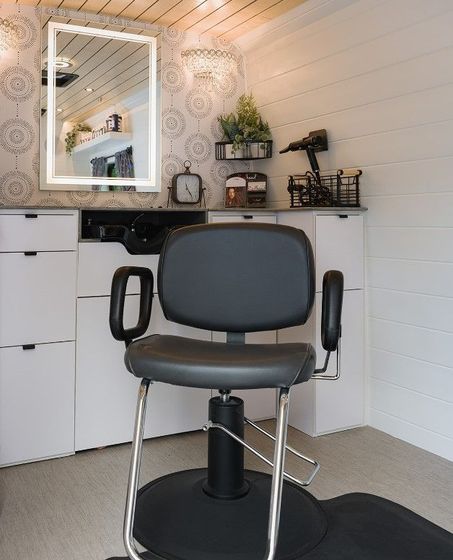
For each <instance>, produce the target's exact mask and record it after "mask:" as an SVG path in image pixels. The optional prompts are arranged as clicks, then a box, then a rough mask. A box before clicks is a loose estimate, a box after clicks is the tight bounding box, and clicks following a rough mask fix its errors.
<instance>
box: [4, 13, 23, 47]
mask: <svg viewBox="0 0 453 560" xmlns="http://www.w3.org/2000/svg"><path fill="white" fill-rule="evenodd" d="M18 38H19V28H18V27H17V25H15V24H14V23H13V22H12V21H10V20H9V19H6V18H2V17H0V53H1V52H3V51H6V50H7V49H9V48H11V47H13V46H14V45H15V44H16V41H17V39H18Z"/></svg>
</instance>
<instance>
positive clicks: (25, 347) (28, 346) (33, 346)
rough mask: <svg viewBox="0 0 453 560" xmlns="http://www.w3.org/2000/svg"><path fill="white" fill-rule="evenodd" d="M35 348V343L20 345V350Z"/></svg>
mask: <svg viewBox="0 0 453 560" xmlns="http://www.w3.org/2000/svg"><path fill="white" fill-rule="evenodd" d="M35 348H36V344H24V345H23V346H22V350H34V349H35Z"/></svg>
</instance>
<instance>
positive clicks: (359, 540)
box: [111, 469, 453, 560]
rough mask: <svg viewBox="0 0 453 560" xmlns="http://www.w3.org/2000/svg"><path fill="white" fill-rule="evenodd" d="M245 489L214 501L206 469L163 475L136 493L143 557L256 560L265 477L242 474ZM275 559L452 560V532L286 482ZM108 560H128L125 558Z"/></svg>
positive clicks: (374, 502) (398, 511)
mask: <svg viewBox="0 0 453 560" xmlns="http://www.w3.org/2000/svg"><path fill="white" fill-rule="evenodd" d="M245 476H246V480H248V482H249V484H250V491H249V493H248V494H247V495H245V496H244V497H242V498H238V499H234V500H218V499H215V498H211V497H209V496H208V495H207V494H206V493H205V491H204V490H203V488H202V485H203V482H204V480H206V477H207V471H206V470H205V469H196V470H190V471H183V472H179V473H175V474H171V475H167V476H164V477H162V478H160V479H158V480H155V481H153V482H151V483H149V484H147V485H146V486H145V487H143V488H142V489H141V490H140V492H139V495H138V499H137V510H136V518H135V537H136V539H137V541H138V542H139V543H140V544H142V545H143V546H144V547H145V548H146V549H147V550H148V551H151V552H145V553H143V554H142V556H143V558H144V559H147V560H161V559H163V558H164V559H169V560H262V558H263V555H264V548H265V543H266V531H267V514H268V509H269V494H270V477H269V475H266V474H263V473H258V472H253V471H246V472H245ZM281 515H282V517H281V524H280V537H279V545H278V549H277V560H299V559H300V560H302V559H303V560H451V558H453V535H452V534H451V533H448V532H447V531H445V530H443V529H441V528H440V527H437V526H436V525H434V524H432V523H430V522H429V521H427V520H425V519H423V518H422V517H420V516H418V515H416V514H415V513H413V512H411V511H409V510H407V509H406V508H404V507H402V506H400V505H398V504H395V503H394V502H391V501H389V500H385V499H383V498H379V497H377V496H372V495H370V494H347V495H344V496H339V497H338V498H333V499H332V500H325V501H318V500H316V499H315V498H314V497H313V496H311V494H309V493H308V492H306V491H305V490H303V489H302V488H298V487H296V485H293V484H292V483H289V482H285V483H284V490H283V503H282V513H281ZM111 560H127V559H126V558H123V559H120V558H117V559H113V558H112V559H111Z"/></svg>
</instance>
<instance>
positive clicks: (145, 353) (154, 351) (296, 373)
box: [125, 335, 316, 390]
mask: <svg viewBox="0 0 453 560" xmlns="http://www.w3.org/2000/svg"><path fill="white" fill-rule="evenodd" d="M125 363H126V367H127V369H128V370H129V371H130V372H132V373H133V374H134V375H136V376H137V377H146V378H148V379H151V380H152V381H163V382H165V383H169V384H171V385H182V386H184V387H199V388H206V389H230V390H237V389H260V388H265V387H267V388H272V387H291V386H292V385H295V384H298V383H302V382H303V381H308V379H310V377H311V376H312V375H313V371H314V369H315V364H316V354H315V351H314V349H313V347H312V346H311V345H310V344H303V343H301V344H224V343H221V342H206V341H202V340H193V339H191V338H183V337H180V336H165V335H153V336H149V337H146V338H143V339H141V340H137V341H136V342H134V343H132V344H131V345H130V346H129V348H128V349H127V352H126V356H125Z"/></svg>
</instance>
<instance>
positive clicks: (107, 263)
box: [77, 242, 159, 297]
mask: <svg viewBox="0 0 453 560" xmlns="http://www.w3.org/2000/svg"><path fill="white" fill-rule="evenodd" d="M158 262H159V255H130V254H129V253H128V252H127V251H126V249H125V248H124V247H123V245H121V243H101V242H99V243H96V242H94V243H79V271H78V284H77V294H78V296H79V297H89V296H108V295H110V288H111V285H112V278H113V274H114V272H115V270H116V269H117V268H119V267H120V266H144V267H146V268H149V269H151V271H152V273H153V274H154V291H155V292H156V291H157V264H158ZM127 293H128V294H138V293H140V281H139V280H138V279H137V278H131V279H130V280H129V282H128V285H127Z"/></svg>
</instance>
